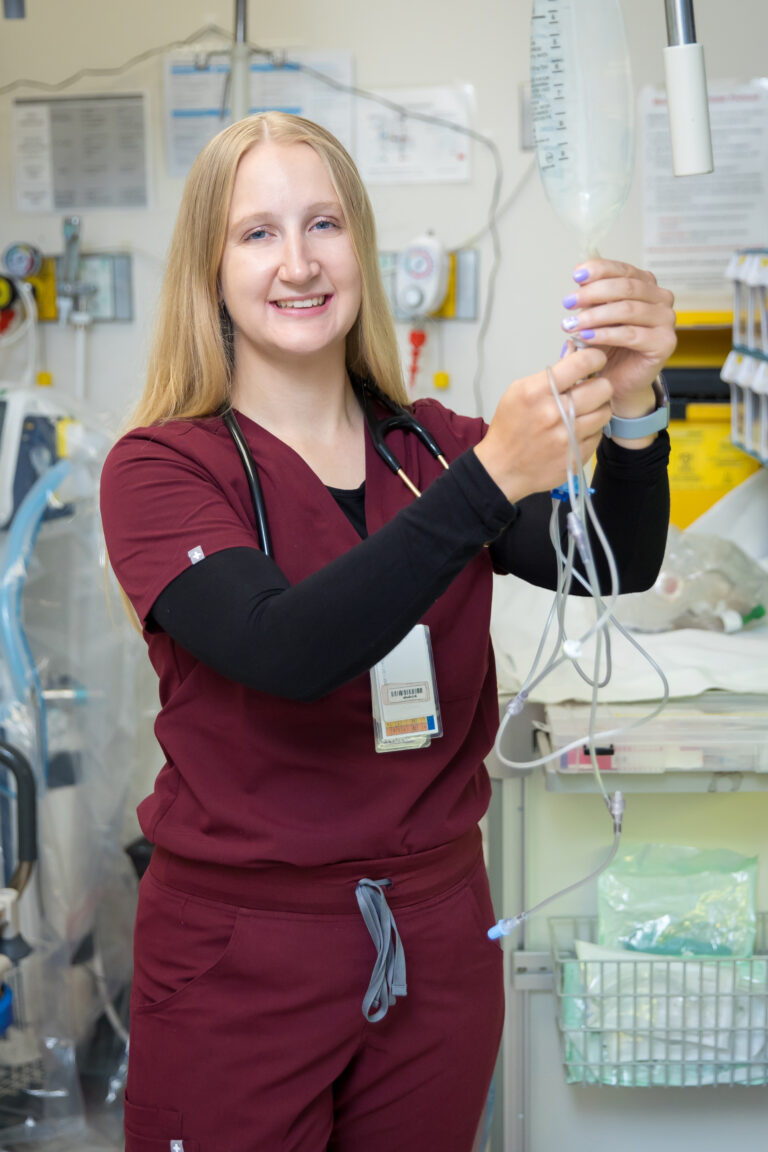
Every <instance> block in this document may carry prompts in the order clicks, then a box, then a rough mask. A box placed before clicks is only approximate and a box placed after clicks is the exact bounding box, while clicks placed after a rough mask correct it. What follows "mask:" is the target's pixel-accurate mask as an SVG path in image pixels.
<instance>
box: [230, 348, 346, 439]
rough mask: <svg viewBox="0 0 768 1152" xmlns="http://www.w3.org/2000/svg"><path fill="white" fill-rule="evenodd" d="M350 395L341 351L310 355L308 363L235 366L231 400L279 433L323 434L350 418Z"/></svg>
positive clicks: (294, 362)
mask: <svg viewBox="0 0 768 1152" xmlns="http://www.w3.org/2000/svg"><path fill="white" fill-rule="evenodd" d="M350 402H351V403H352V404H353V405H354V404H355V401H354V395H353V394H352V392H351V388H350V385H349V381H348V377H347V370H346V366H345V364H344V360H343V356H339V355H338V354H337V355H334V356H328V357H324V358H318V357H311V358H308V360H307V362H306V364H302V363H299V364H298V365H297V363H296V361H295V360H293V361H292V362H291V363H290V364H281V363H268V364H265V363H260V364H258V365H256V366H253V367H248V366H244V367H242V368H240V369H236V370H235V379H234V382H233V387H232V404H233V407H235V408H237V409H238V410H239V411H240V412H242V413H243V414H244V415H245V416H248V417H249V419H251V420H254V421H255V422H256V423H257V424H260V425H261V426H262V427H263V428H266V429H267V430H268V431H269V432H272V433H274V434H275V435H277V436H281V437H282V438H286V439H287V438H289V436H287V435H286V434H290V438H292V437H295V436H296V435H297V434H298V435H299V436H302V435H305V434H306V435H312V436H313V437H316V438H318V439H321V440H322V439H324V438H325V437H326V436H328V435H331V434H332V433H333V431H334V430H335V429H337V428H338V427H339V426H340V425H343V424H345V423H348V422H349V419H350V414H351V412H352V407H351V404H350Z"/></svg>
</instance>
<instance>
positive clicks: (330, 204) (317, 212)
mask: <svg viewBox="0 0 768 1152" xmlns="http://www.w3.org/2000/svg"><path fill="white" fill-rule="evenodd" d="M327 214H334V215H340V216H341V217H342V219H344V210H343V209H342V206H341V204H340V203H339V201H338V200H325V201H321V202H320V203H319V204H309V205H308V206H307V208H306V215H307V216H324V215H327ZM273 218H274V213H273V212H258V211H257V212H248V213H247V214H246V215H245V216H241V218H240V219H239V220H235V221H234V222H233V223H232V225H231V227H230V232H239V231H240V229H241V228H245V227H247V226H248V225H249V224H251V223H256V221H258V222H259V223H262V222H266V223H269V221H271V220H272V219H273Z"/></svg>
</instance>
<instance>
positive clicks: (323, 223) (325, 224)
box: [312, 220, 336, 232]
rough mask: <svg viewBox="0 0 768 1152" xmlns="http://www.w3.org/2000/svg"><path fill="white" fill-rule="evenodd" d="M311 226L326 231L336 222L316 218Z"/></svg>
mask: <svg viewBox="0 0 768 1152" xmlns="http://www.w3.org/2000/svg"><path fill="white" fill-rule="evenodd" d="M312 227H313V228H317V229H318V230H319V231H320V232H327V231H328V230H329V229H330V228H335V227H336V224H335V222H334V221H333V220H317V221H316V222H315V223H314V224H313V225H312Z"/></svg>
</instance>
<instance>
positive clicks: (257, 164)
mask: <svg viewBox="0 0 768 1152" xmlns="http://www.w3.org/2000/svg"><path fill="white" fill-rule="evenodd" d="M219 285H220V290H221V294H222V298H223V300H224V303H225V305H226V308H227V311H228V312H229V315H230V317H231V319H232V325H233V329H234V363H235V378H236V380H239V381H244V380H247V379H248V377H249V376H250V375H251V374H252V373H253V372H257V371H258V369H259V368H264V367H267V366H281V367H284V366H287V365H290V364H291V363H295V364H296V365H297V367H298V366H299V364H302V365H306V363H307V362H309V361H312V360H313V358H320V359H321V360H323V362H324V363H328V362H330V363H333V362H335V360H336V359H338V362H339V365H340V367H342V368H343V366H344V358H345V344H346V337H347V334H348V333H349V331H350V329H351V328H352V326H353V324H354V322H355V319H356V317H357V314H358V312H359V310H360V300H361V277H360V269H359V267H358V263H357V259H356V257H355V253H354V250H353V247H352V243H351V240H350V236H349V232H348V230H347V226H346V221H345V219H344V214H343V211H342V208H341V204H340V203H339V198H338V196H337V194H336V191H335V189H334V186H333V183H332V181H331V178H330V175H329V173H328V169H327V168H326V166H325V164H324V163H323V161H322V160H321V159H320V157H319V156H318V154H317V153H316V152H315V150H314V149H313V148H312V147H311V146H310V145H308V144H276V143H274V142H272V141H265V142H263V143H261V144H257V145H255V146H254V147H252V148H250V149H249V151H248V152H246V153H245V155H244V156H243V157H242V159H241V160H240V163H239V164H238V168H237V174H236V176H235V182H234V187H233V190H232V200H231V204H230V209H229V219H228V225H227V237H226V243H225V246H224V253H223V256H222V260H221V265H220V268H219Z"/></svg>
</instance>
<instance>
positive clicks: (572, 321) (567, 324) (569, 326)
mask: <svg viewBox="0 0 768 1152" xmlns="http://www.w3.org/2000/svg"><path fill="white" fill-rule="evenodd" d="M578 325H579V318H578V316H566V317H565V319H564V320H561V321H560V327H561V328H565V330H566V332H573V330H574V328H578Z"/></svg>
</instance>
